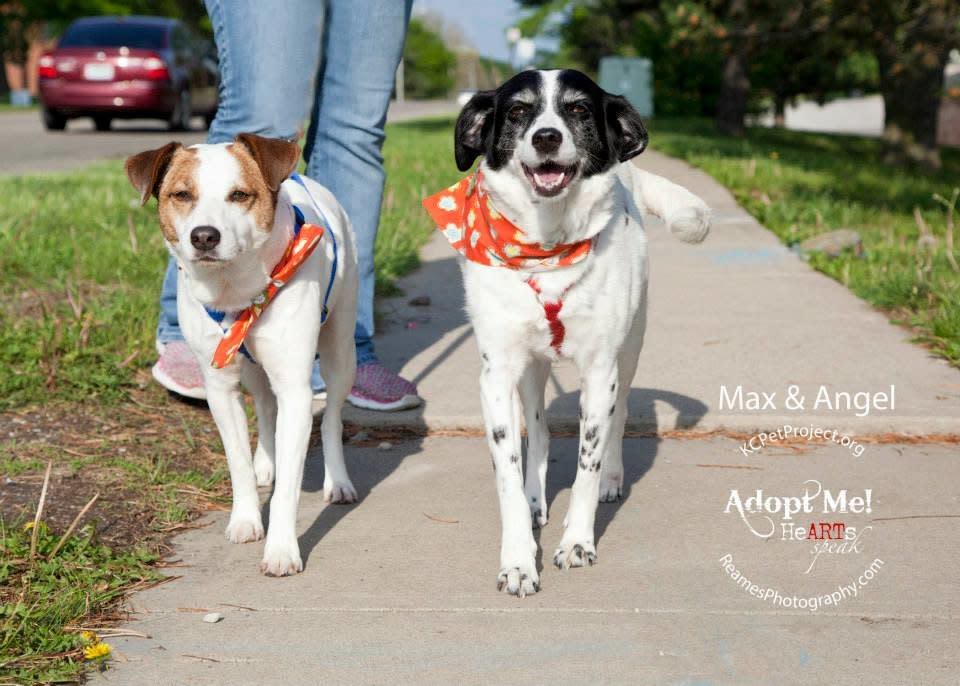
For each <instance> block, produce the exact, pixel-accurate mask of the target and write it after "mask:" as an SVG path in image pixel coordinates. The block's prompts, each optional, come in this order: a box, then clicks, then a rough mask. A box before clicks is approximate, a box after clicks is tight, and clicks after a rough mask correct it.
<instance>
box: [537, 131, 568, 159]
mask: <svg viewBox="0 0 960 686" xmlns="http://www.w3.org/2000/svg"><path fill="white" fill-rule="evenodd" d="M562 142H563V134H562V133H560V131H558V130H557V129H553V128H543V129H537V130H536V131H534V132H533V148H534V150H536V151H537V152H539V153H542V154H544V155H547V154H549V153H551V152H556V151H557V149H558V148H559V147H560V144H561V143H562Z"/></svg>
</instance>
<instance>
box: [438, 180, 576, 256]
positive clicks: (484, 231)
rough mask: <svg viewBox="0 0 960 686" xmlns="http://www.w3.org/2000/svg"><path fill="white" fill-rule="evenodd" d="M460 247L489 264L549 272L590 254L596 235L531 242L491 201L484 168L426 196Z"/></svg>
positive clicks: (441, 225) (441, 226) (443, 227)
mask: <svg viewBox="0 0 960 686" xmlns="http://www.w3.org/2000/svg"><path fill="white" fill-rule="evenodd" d="M423 206H424V208H426V210H427V212H429V213H430V216H431V217H432V218H433V221H435V222H436V223H437V228H438V229H439V230H440V232H441V233H442V234H443V235H444V236H446V238H447V240H448V241H450V244H451V245H452V246H453V247H454V249H455V250H456V251H457V252H459V253H460V254H461V255H463V256H464V257H466V258H467V259H468V260H471V261H473V262H476V263H478V264H483V265H486V266H489V267H506V268H507V269H517V270H521V271H526V272H543V271H548V270H550V269H556V268H557V267H569V266H570V265H572V264H576V263H578V262H580V261H581V260H583V259H584V258H585V257H586V256H587V255H589V254H590V249H591V248H592V247H593V239H591V238H588V239H586V240H583V241H577V242H576V243H559V244H556V245H547V244H543V243H530V242H528V241H527V240H526V237H525V236H524V233H523V231H521V230H520V229H518V228H517V227H516V226H515V225H514V224H513V223H512V222H511V221H510V220H509V219H507V218H506V217H504V216H503V215H501V214H500V213H499V212H497V210H496V209H494V208H493V207H491V206H490V200H489V198H488V196H487V194H486V193H485V192H484V191H483V176H482V175H481V174H480V170H479V169H478V170H477V173H476V174H472V175H470V176H468V177H466V178H465V179H462V180H461V181H460V182H459V183H457V184H455V185H453V186H450V188H447V189H446V190H443V191H440V192H439V193H435V194H434V195H431V196H430V197H428V198H425V199H424V200H423Z"/></svg>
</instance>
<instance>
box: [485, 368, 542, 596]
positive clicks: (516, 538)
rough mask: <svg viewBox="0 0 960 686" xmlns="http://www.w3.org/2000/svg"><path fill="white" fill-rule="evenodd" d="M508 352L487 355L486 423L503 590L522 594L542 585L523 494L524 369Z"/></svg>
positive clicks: (527, 506)
mask: <svg viewBox="0 0 960 686" xmlns="http://www.w3.org/2000/svg"><path fill="white" fill-rule="evenodd" d="M507 363H508V356H507V355H506V354H505V353H500V354H496V355H495V354H493V353H491V354H490V355H489V357H487V358H485V366H484V368H483V372H482V373H481V374H480V400H481V405H482V407H483V416H484V421H485V423H486V427H487V442H488V444H489V447H490V453H491V455H492V456H493V468H494V471H495V472H496V478H497V494H498V495H499V496H500V519H501V524H502V527H503V531H502V538H501V543H500V572H499V574H498V575H497V588H498V590H504V589H505V590H506V591H507V593H510V594H511V595H516V596H520V597H521V598H522V597H523V596H525V595H527V594H530V593H536V592H537V591H538V590H539V588H540V576H539V575H538V574H537V564H536V555H537V543H536V541H534V540H533V531H532V529H531V522H530V506H529V505H528V504H527V498H526V496H525V495H524V493H523V474H522V473H521V469H522V468H523V463H522V461H521V459H520V453H521V450H520V398H519V395H518V393H517V383H518V381H519V377H520V373H519V372H517V371H515V370H514V369H512V368H510V367H508V366H507Z"/></svg>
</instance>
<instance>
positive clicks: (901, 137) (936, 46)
mask: <svg viewBox="0 0 960 686" xmlns="http://www.w3.org/2000/svg"><path fill="white" fill-rule="evenodd" d="M840 7H841V8H842V10H843V17H841V18H840V19H839V20H838V21H837V22H836V23H837V26H838V29H839V30H841V31H844V32H845V33H846V34H847V35H850V36H853V37H855V38H856V39H859V40H861V41H863V43H864V44H865V45H867V46H869V47H870V49H871V51H872V52H873V54H874V55H875V56H876V59H877V65H878V67H879V82H880V92H881V94H882V95H883V104H884V111H885V113H886V114H885V121H884V127H883V137H884V139H885V141H886V142H887V159H888V160H889V161H904V160H908V161H912V162H917V163H919V164H921V165H922V166H925V167H928V168H931V169H939V168H940V166H941V163H940V152H939V150H938V148H937V116H938V113H939V110H940V101H941V98H942V96H943V88H944V83H943V74H944V69H945V68H946V64H947V60H948V58H949V55H950V51H951V50H952V49H954V48H958V47H960V3H958V2H957V0H884V2H880V3H878V2H872V1H871V0H841V2H840Z"/></svg>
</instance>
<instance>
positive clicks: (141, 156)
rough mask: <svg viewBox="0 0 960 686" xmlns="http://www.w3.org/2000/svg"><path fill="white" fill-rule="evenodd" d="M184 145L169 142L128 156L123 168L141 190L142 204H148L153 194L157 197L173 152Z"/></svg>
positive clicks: (134, 184)
mask: <svg viewBox="0 0 960 686" xmlns="http://www.w3.org/2000/svg"><path fill="white" fill-rule="evenodd" d="M182 147H183V146H182V145H180V143H177V142H173V143H167V144H166V145H165V146H163V147H162V148H157V149H156V150H145V151H143V152H140V153H137V154H136V155H133V156H131V157H128V158H127V161H126V162H125V163H124V165H123V169H124V171H126V172H127V178H128V179H130V183H132V184H133V187H134V188H136V189H137V190H138V191H140V204H141V205H146V204H147V200H149V199H150V196H151V195H152V196H154V197H157V194H158V193H159V192H160V184H161V183H163V175H164V174H166V173H167V167H169V166H170V160H171V159H173V153H175V152H176V151H177V150H179V149H180V148H182Z"/></svg>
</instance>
